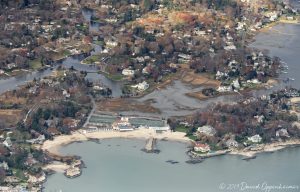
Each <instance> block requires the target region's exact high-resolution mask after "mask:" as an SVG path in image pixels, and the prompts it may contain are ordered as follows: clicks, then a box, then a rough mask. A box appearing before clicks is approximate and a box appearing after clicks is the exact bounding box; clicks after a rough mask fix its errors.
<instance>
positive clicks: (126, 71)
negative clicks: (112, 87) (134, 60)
mask: <svg viewBox="0 0 300 192" xmlns="http://www.w3.org/2000/svg"><path fill="white" fill-rule="evenodd" d="M134 74H135V71H134V70H132V69H123V71H122V75H125V76H130V77H132V76H134Z"/></svg>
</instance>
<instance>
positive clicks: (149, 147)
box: [142, 137, 159, 153]
mask: <svg viewBox="0 0 300 192" xmlns="http://www.w3.org/2000/svg"><path fill="white" fill-rule="evenodd" d="M155 145H156V139H155V138H153V137H150V138H149V139H148V140H147V141H146V145H145V147H144V149H142V151H144V152H146V153H159V150H157V149H155Z"/></svg>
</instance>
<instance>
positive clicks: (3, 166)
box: [0, 161, 9, 170]
mask: <svg viewBox="0 0 300 192" xmlns="http://www.w3.org/2000/svg"><path fill="white" fill-rule="evenodd" d="M0 168H3V169H4V170H8V169H9V166H8V164H7V163H6V162H5V161H3V162H2V163H0Z"/></svg>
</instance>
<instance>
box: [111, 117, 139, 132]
mask: <svg viewBox="0 0 300 192" xmlns="http://www.w3.org/2000/svg"><path fill="white" fill-rule="evenodd" d="M112 128H113V130H116V131H133V130H134V129H133V127H132V125H131V124H130V122H129V119H128V117H122V118H121V119H120V120H117V121H116V122H114V123H113V124H112Z"/></svg>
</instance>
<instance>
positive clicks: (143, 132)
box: [41, 129, 191, 155]
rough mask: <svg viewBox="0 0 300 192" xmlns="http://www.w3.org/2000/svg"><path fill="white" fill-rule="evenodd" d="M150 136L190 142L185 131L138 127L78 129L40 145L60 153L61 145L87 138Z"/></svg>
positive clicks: (145, 137)
mask: <svg viewBox="0 0 300 192" xmlns="http://www.w3.org/2000/svg"><path fill="white" fill-rule="evenodd" d="M150 137H153V138H156V139H159V140H162V139H164V140H171V141H180V142H191V140H190V139H189V138H187V137H185V133H182V132H163V133H156V132H155V131H153V130H149V129H138V130H134V131H130V132H118V131H98V132H92V133H85V134H84V133H83V131H82V130H78V131H76V132H74V133H72V134H71V135H61V136H57V137H55V138H54V139H53V140H47V141H45V142H44V144H43V145H42V146H41V149H42V150H44V151H48V152H49V153H51V154H55V155H62V154H60V153H59V148H60V147H61V146H63V145H67V144H70V143H72V142H76V141H87V140H89V139H109V138H130V139H149V138H150Z"/></svg>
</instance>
